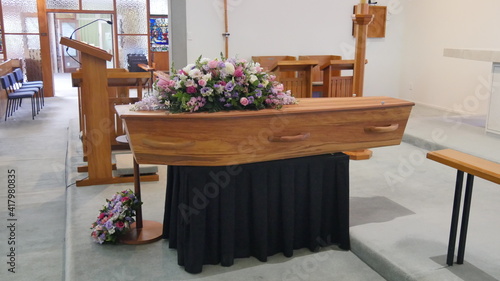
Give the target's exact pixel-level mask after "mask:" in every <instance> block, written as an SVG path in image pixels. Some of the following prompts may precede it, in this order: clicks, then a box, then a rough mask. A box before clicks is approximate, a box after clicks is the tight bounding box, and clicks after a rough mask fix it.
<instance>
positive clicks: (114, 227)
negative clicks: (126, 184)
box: [91, 190, 142, 244]
mask: <svg viewBox="0 0 500 281" xmlns="http://www.w3.org/2000/svg"><path fill="white" fill-rule="evenodd" d="M141 204H142V202H140V201H139V200H138V199H137V197H136V196H135V194H134V193H133V192H132V190H124V191H121V192H117V193H116V194H115V195H113V197H112V198H111V200H109V199H106V205H104V206H103V208H102V209H101V210H100V211H99V215H98V216H97V220H96V221H95V222H94V223H93V224H92V227H91V229H92V233H91V236H92V239H93V240H94V242H96V243H99V244H104V243H110V244H115V243H116V242H118V237H119V236H120V235H121V234H122V233H125V232H127V231H128V230H130V225H131V224H132V223H133V222H134V221H135V220H134V218H133V217H134V216H135V212H136V210H137V208H138V207H139V206H141Z"/></svg>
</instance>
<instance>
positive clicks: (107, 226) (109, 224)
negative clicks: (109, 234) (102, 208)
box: [104, 220, 113, 229]
mask: <svg viewBox="0 0 500 281" xmlns="http://www.w3.org/2000/svg"><path fill="white" fill-rule="evenodd" d="M104 227H106V228H107V229H111V228H113V221H111V220H109V221H107V222H106V223H105V224H104Z"/></svg>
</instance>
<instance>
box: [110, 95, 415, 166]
mask: <svg viewBox="0 0 500 281" xmlns="http://www.w3.org/2000/svg"><path fill="white" fill-rule="evenodd" d="M298 100H299V103H298V104H295V105H287V106H284V107H283V108H282V109H280V110H276V109H264V110H259V111H250V110H247V111H222V112H216V113H206V112H205V113H203V112H200V113H179V114H169V113H167V112H165V111H130V110H129V108H130V106H128V105H117V106H115V108H116V111H117V112H118V115H119V117H120V118H121V119H122V120H123V121H124V123H125V127H126V129H127V136H128V139H129V141H130V147H131V149H132V151H133V153H134V157H135V159H136V160H137V162H138V163H139V164H163V165H187V166H221V165H235V164H244V163H252V162H261V161H269V160H278V159H288V158H295V157H303V156H311V155H320V154H324V153H333V152H342V151H351V150H360V149H367V148H372V147H380V146H388V145H397V144H400V142H401V139H402V136H403V132H404V130H405V127H406V123H407V121H408V117H409V115H410V111H411V108H412V106H413V105H414V103H412V102H408V101H404V100H400V99H396V98H390V97H362V98H360V97H356V98H353V97H349V98H321V99H298ZM144 124H148V126H144ZM166 124H168V130H159V129H158V128H165V126H166Z"/></svg>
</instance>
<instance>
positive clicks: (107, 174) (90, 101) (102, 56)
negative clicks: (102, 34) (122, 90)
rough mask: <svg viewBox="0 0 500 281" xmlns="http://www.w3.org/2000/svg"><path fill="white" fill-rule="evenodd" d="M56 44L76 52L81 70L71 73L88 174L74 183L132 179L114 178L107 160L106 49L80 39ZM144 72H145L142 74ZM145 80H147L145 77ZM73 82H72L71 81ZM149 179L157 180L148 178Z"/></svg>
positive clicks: (111, 125)
mask: <svg viewBox="0 0 500 281" xmlns="http://www.w3.org/2000/svg"><path fill="white" fill-rule="evenodd" d="M60 43H61V44H62V45H65V46H67V47H70V48H73V49H76V50H78V51H80V54H81V55H80V60H81V69H80V71H79V72H77V73H73V74H72V78H73V80H75V79H76V80H79V85H80V88H81V89H80V90H81V92H80V107H81V108H80V110H81V112H80V124H84V125H83V126H82V128H81V130H82V143H83V146H84V148H83V150H84V154H85V155H84V156H85V158H86V161H87V164H88V166H87V167H86V169H85V170H86V171H87V172H88V177H87V178H86V179H83V180H79V181H77V182H76V185H77V186H88V185H99V184H114V183H125V182H133V180H134V179H133V178H132V177H114V176H113V164H112V161H111V147H112V140H111V139H112V137H111V135H112V134H113V133H114V122H112V121H111V120H110V116H111V115H112V114H111V109H110V105H109V96H108V82H109V81H108V71H107V69H106V61H110V60H111V58H112V57H113V56H112V55H111V54H109V53H108V52H106V51H104V50H102V49H99V48H96V47H93V46H91V45H88V44H85V43H83V42H80V41H77V40H73V39H69V38H66V37H63V38H61V41H60ZM145 74H147V73H145ZM145 79H148V77H147V76H146V78H145ZM74 83H75V82H74ZM151 180H158V179H157V177H156V179H151Z"/></svg>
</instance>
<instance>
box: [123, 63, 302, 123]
mask: <svg viewBox="0 0 500 281" xmlns="http://www.w3.org/2000/svg"><path fill="white" fill-rule="evenodd" d="M154 89H155V91H154V93H153V94H152V95H149V96H145V97H144V98H143V99H142V100H141V101H139V102H136V103H135V104H134V105H133V107H132V108H131V109H132V110H156V109H166V110H168V111H169V112H172V113H179V112H199V111H209V112H217V111H222V110H245V109H253V110H259V109H264V108H276V109H279V108H281V107H282V106H283V105H286V104H295V103H297V101H296V99H295V98H294V97H293V96H292V94H291V92H290V91H285V90H284V88H283V84H281V83H280V82H278V81H276V76H274V75H271V74H268V73H266V72H264V71H263V69H262V67H260V64H259V63H255V62H247V61H246V60H243V59H235V58H229V59H225V58H223V57H221V58H220V59H208V58H202V57H201V56H200V57H199V58H198V59H197V60H196V62H195V63H194V64H189V65H187V66H186V67H184V68H182V69H180V70H176V69H172V71H171V74H170V75H168V74H164V75H159V76H158V79H157V80H156V81H155V84H154Z"/></svg>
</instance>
